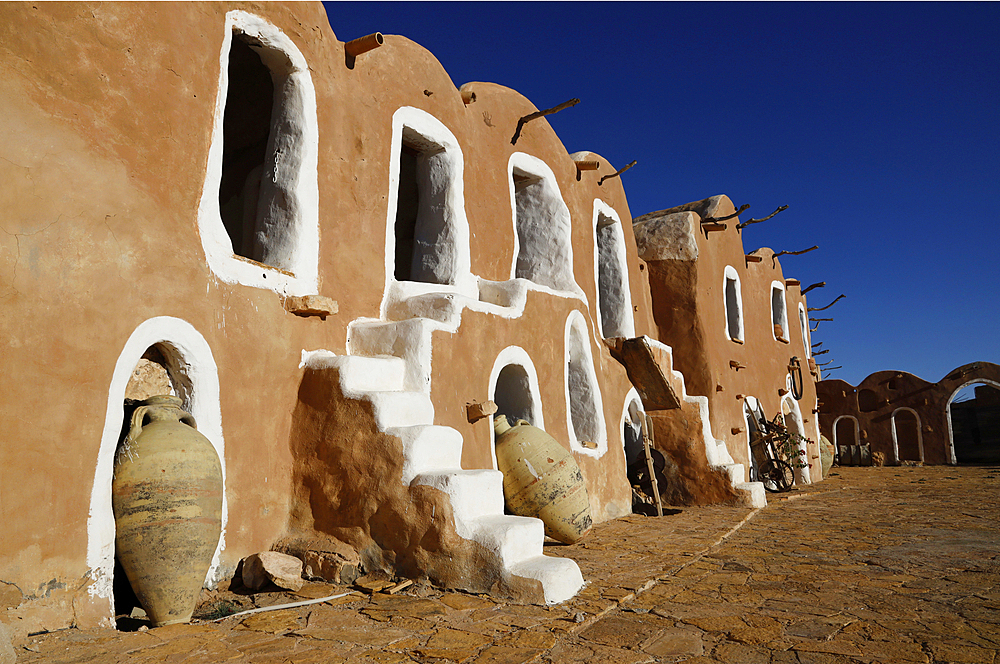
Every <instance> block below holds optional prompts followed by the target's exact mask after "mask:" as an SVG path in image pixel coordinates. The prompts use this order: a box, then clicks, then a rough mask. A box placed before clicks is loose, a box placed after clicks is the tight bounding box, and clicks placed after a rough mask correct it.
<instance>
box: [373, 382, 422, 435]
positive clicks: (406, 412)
mask: <svg viewBox="0 0 1000 664" xmlns="http://www.w3.org/2000/svg"><path fill="white" fill-rule="evenodd" d="M359 398H360V399H364V400H365V401H369V402H371V404H372V408H373V410H374V411H375V423H376V424H377V425H378V428H379V429H380V430H381V431H385V430H386V429H389V428H393V427H410V426H416V425H419V424H433V423H434V404H433V403H431V399H430V397H428V396H427V395H426V394H424V393H423V392H413V391H409V392H365V393H363V394H362V395H360V396H359Z"/></svg>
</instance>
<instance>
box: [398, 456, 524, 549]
mask: <svg viewBox="0 0 1000 664" xmlns="http://www.w3.org/2000/svg"><path fill="white" fill-rule="evenodd" d="M410 484H411V485H413V484H417V485H426V486H432V487H434V488H435V489H438V490H439V491H442V492H443V493H445V494H447V495H448V498H449V500H450V501H451V510H452V514H454V516H455V527H456V529H457V530H458V534H459V535H461V536H462V537H465V538H466V539H468V538H469V537H470V536H471V534H472V533H473V532H474V531H475V530H476V528H475V526H474V524H473V522H474V521H476V519H479V518H480V517H484V516H496V515H500V516H503V473H501V472H500V471H498V470H462V469H461V468H442V469H439V470H434V471H428V472H423V473H420V474H419V475H417V476H416V477H414V478H413V481H412V482H410ZM539 523H541V522H540V521H539Z"/></svg>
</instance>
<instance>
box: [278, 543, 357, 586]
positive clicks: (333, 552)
mask: <svg viewBox="0 0 1000 664" xmlns="http://www.w3.org/2000/svg"><path fill="white" fill-rule="evenodd" d="M274 550H275V551H280V552H282V553H287V554H289V555H291V556H295V557H296V558H298V559H300V560H301V561H302V562H303V565H304V570H303V575H304V576H305V577H306V578H308V579H314V580H315V579H322V580H323V581H326V582H327V583H336V584H341V585H351V584H352V583H354V581H355V580H356V579H357V578H358V577H359V576H360V575H361V557H360V556H359V555H358V552H357V551H355V550H354V547H352V546H351V545H349V544H345V543H344V542H341V541H340V540H338V539H336V538H335V537H322V538H319V537H314V538H302V539H291V538H290V539H283V540H281V541H279V542H278V543H277V544H275V546H274Z"/></svg>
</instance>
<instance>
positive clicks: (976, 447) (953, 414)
mask: <svg viewBox="0 0 1000 664" xmlns="http://www.w3.org/2000/svg"><path fill="white" fill-rule="evenodd" d="M973 386H975V387H976V391H975V397H974V398H972V399H958V397H959V396H960V393H962V392H963V391H965V390H966V389H967V388H969V387H973ZM945 410H946V414H947V420H948V453H949V462H950V463H952V464H955V463H1000V383H997V382H996V381H992V380H989V379H984V378H977V379H973V380H969V381H967V382H965V383H963V384H962V385H960V386H959V387H958V388H956V389H955V391H954V392H952V393H951V396H950V397H949V398H948V401H947V403H946V405H945Z"/></svg>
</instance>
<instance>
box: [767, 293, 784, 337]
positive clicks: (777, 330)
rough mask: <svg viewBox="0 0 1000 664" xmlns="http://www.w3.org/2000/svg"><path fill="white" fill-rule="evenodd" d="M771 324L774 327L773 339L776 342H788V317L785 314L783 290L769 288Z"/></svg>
mask: <svg viewBox="0 0 1000 664" xmlns="http://www.w3.org/2000/svg"><path fill="white" fill-rule="evenodd" d="M771 324H772V325H773V326H774V338H775V339H777V340H778V341H786V342H787V341H788V315H787V314H786V313H785V290H784V289H783V288H781V287H778V286H771Z"/></svg>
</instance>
